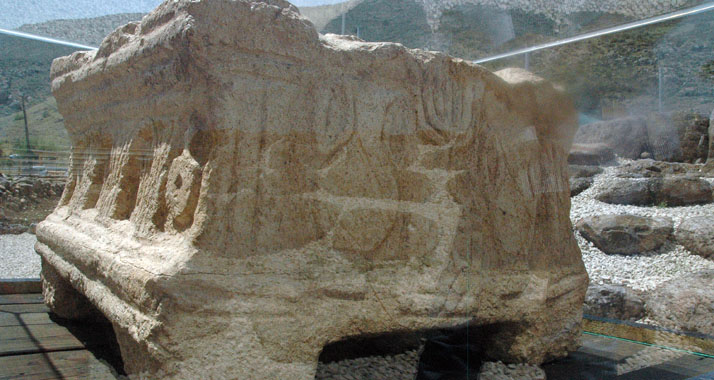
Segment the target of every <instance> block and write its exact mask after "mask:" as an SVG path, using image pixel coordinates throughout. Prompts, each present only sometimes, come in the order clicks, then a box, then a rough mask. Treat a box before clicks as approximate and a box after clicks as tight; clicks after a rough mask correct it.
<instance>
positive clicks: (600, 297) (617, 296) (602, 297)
mask: <svg viewBox="0 0 714 380" xmlns="http://www.w3.org/2000/svg"><path fill="white" fill-rule="evenodd" d="M583 312H585V314H590V315H595V316H598V317H604V318H612V319H620V320H623V321H636V320H638V319H641V318H642V317H644V316H645V302H644V301H643V300H642V298H640V297H639V296H638V295H637V294H635V292H633V291H632V290H630V289H629V288H627V287H625V286H621V285H597V284H593V285H590V287H588V292H587V293H586V294H585V305H584V306H583Z"/></svg>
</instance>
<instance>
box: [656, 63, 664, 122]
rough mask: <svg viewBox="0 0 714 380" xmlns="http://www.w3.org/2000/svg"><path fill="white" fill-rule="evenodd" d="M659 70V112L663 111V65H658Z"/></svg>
mask: <svg viewBox="0 0 714 380" xmlns="http://www.w3.org/2000/svg"><path fill="white" fill-rule="evenodd" d="M658 71H659V74H658V75H657V77H658V81H657V82H658V84H657V87H658V91H657V92H658V96H657V98H658V99H657V110H658V111H659V113H662V91H663V89H662V81H663V79H662V66H658Z"/></svg>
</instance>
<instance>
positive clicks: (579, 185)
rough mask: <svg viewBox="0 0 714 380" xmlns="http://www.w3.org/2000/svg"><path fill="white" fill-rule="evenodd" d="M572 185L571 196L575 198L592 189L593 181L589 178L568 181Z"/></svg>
mask: <svg viewBox="0 0 714 380" xmlns="http://www.w3.org/2000/svg"><path fill="white" fill-rule="evenodd" d="M568 183H569V184H570V196H571V197H574V196H576V195H578V194H580V193H582V192H583V191H585V190H587V189H589V188H590V186H592V185H593V179H592V178H587V177H574V178H570V179H568Z"/></svg>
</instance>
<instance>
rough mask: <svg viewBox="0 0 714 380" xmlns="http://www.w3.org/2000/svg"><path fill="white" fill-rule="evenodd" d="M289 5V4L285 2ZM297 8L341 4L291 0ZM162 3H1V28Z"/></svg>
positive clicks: (9, 0) (86, 0)
mask: <svg viewBox="0 0 714 380" xmlns="http://www.w3.org/2000/svg"><path fill="white" fill-rule="evenodd" d="M288 1H290V0H288ZM291 2H292V3H293V4H295V5H297V6H298V7H305V6H314V5H323V4H335V3H339V2H341V0H292V1H291ZM160 3H161V0H0V28H2V29H15V28H17V27H19V26H21V25H23V24H32V23H38V22H44V21H48V20H56V19H68V18H70V19H71V18H89V17H98V16H104V15H108V14H115V13H148V12H149V11H151V10H152V9H154V8H155V7H156V6H157V5H159V4H160Z"/></svg>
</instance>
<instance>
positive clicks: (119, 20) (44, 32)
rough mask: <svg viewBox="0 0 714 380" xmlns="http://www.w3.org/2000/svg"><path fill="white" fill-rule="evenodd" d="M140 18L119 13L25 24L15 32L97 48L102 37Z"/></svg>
mask: <svg viewBox="0 0 714 380" xmlns="http://www.w3.org/2000/svg"><path fill="white" fill-rule="evenodd" d="M142 17H144V13H121V14H114V15H108V16H101V17H94V18H83V19H72V20H52V21H47V22H43V23H39V24H25V25H23V26H21V27H19V28H18V29H17V30H19V31H21V32H25V33H30V34H37V35H40V36H49V37H52V38H57V39H61V40H65V41H71V42H77V43H80V44H83V45H89V46H97V47H98V46H99V45H100V44H101V43H102V40H103V39H104V37H106V36H107V35H108V34H109V33H111V32H113V31H114V30H115V29H116V28H118V27H120V26H122V25H124V24H127V23H129V22H132V21H140V20H141V18H142Z"/></svg>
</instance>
